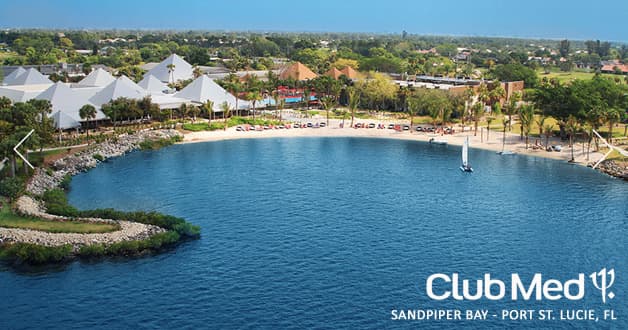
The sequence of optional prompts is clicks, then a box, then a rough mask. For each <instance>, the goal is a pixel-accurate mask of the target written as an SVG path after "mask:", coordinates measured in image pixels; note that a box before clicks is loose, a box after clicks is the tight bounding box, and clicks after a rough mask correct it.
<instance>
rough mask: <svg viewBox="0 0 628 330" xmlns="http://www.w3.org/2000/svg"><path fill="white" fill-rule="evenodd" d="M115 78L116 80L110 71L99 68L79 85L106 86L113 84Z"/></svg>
mask: <svg viewBox="0 0 628 330" xmlns="http://www.w3.org/2000/svg"><path fill="white" fill-rule="evenodd" d="M114 80H116V78H114V77H113V76H112V75H111V74H110V73H109V72H107V71H105V70H103V69H101V68H98V69H96V70H94V71H92V72H90V73H89V74H88V75H87V77H85V78H83V79H82V80H81V81H79V83H78V85H79V86H83V87H98V86H102V87H104V86H107V85H109V84H111V83H112V82H113V81H114Z"/></svg>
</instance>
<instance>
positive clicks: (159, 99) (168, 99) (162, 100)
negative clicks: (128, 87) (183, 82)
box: [151, 94, 192, 110]
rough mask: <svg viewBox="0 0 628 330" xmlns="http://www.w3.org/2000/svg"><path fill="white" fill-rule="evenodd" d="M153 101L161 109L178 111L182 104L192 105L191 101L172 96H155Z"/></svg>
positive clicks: (152, 98)
mask: <svg viewBox="0 0 628 330" xmlns="http://www.w3.org/2000/svg"><path fill="white" fill-rule="evenodd" d="M151 101H152V102H153V103H155V104H157V105H158V106H159V109H162V110H164V109H178V108H179V107H180V106H181V104H184V103H185V104H191V103H192V102H190V101H189V100H186V99H182V98H179V97H176V96H174V95H172V94H153V95H151Z"/></svg>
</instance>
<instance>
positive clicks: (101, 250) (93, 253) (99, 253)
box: [78, 244, 106, 258]
mask: <svg viewBox="0 0 628 330" xmlns="http://www.w3.org/2000/svg"><path fill="white" fill-rule="evenodd" d="M105 254H106V248H105V246H104V245H103V244H92V245H84V246H82V247H81V248H80V249H79V251H78V255H79V256H80V257H84V258H98V257H103V256H104V255H105Z"/></svg>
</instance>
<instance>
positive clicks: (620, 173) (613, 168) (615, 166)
mask: <svg viewBox="0 0 628 330" xmlns="http://www.w3.org/2000/svg"><path fill="white" fill-rule="evenodd" d="M598 169H599V170H600V171H602V172H604V173H606V174H608V175H610V176H614V177H616V178H621V179H624V180H626V181H628V166H626V165H624V166H622V165H620V164H619V163H617V162H616V161H613V160H606V161H603V162H602V163H601V164H600V165H599V166H598Z"/></svg>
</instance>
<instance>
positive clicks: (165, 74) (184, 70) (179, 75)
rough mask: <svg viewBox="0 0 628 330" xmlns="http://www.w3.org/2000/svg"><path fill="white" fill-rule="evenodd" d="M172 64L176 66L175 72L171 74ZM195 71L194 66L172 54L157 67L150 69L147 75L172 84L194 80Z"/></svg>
mask: <svg viewBox="0 0 628 330" xmlns="http://www.w3.org/2000/svg"><path fill="white" fill-rule="evenodd" d="M170 64H172V65H174V68H173V69H174V70H173V72H170V69H168V65H170ZM193 71H194V70H193V69H192V65H190V63H188V62H186V61H185V60H184V59H182V58H181V57H180V56H179V55H177V54H172V55H170V56H168V58H167V59H165V60H163V61H162V62H161V63H159V64H158V65H157V66H155V67H154V68H152V69H150V71H148V72H147V73H146V75H152V76H155V78H157V79H159V80H160V81H162V82H165V83H171V82H175V81H179V80H187V79H192V78H194V73H193Z"/></svg>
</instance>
